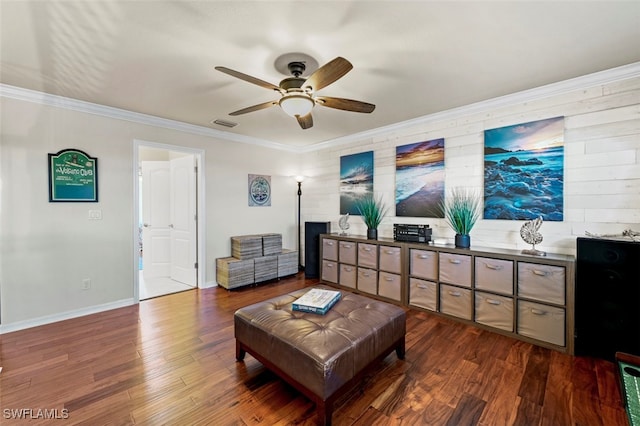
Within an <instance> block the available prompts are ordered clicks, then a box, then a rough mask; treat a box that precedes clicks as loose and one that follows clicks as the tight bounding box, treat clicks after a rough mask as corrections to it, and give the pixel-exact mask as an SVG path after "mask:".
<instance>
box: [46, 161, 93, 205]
mask: <svg viewBox="0 0 640 426" xmlns="http://www.w3.org/2000/svg"><path fill="white" fill-rule="evenodd" d="M49 202H98V159H97V158H94V157H90V156H89V155H88V154H87V153H86V152H83V151H80V150H78V149H63V150H62V151H58V152H57V153H55V154H49Z"/></svg>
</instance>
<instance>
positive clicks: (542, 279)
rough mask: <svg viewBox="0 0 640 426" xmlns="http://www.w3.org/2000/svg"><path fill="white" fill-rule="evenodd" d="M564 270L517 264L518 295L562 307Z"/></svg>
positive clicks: (561, 268) (557, 267)
mask: <svg viewBox="0 0 640 426" xmlns="http://www.w3.org/2000/svg"><path fill="white" fill-rule="evenodd" d="M564 292H565V270H564V268H563V267H561V266H553V265H538V264H534V263H524V262H518V295H519V296H520V297H526V298H529V299H535V300H541V301H543V302H550V303H556V304H558V305H564V301H565V296H564Z"/></svg>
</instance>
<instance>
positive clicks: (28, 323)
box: [0, 298, 136, 334]
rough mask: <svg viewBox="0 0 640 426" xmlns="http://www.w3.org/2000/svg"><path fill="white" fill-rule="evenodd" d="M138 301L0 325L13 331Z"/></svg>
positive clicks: (133, 302) (122, 301)
mask: <svg viewBox="0 0 640 426" xmlns="http://www.w3.org/2000/svg"><path fill="white" fill-rule="evenodd" d="M135 303H136V302H135V301H134V300H133V298H131V299H123V300H118V301H115V302H111V303H105V304H102V305H95V306H89V307H87V308H82V309H77V310H74V311H67V312H62V313H59V314H54V315H46V316H43V317H39V318H34V319H30V320H25V321H17V322H14V323H9V324H1V325H0V334H5V333H11V332H12V331H19V330H25V329H27V328H32V327H38V326H40V325H46V324H52V323H54V322H58V321H64V320H68V319H71V318H78V317H83V316H85V315H91V314H97V313H99V312H104V311H109V310H111V309H117V308H123V307H125V306H131V305H134V304H135Z"/></svg>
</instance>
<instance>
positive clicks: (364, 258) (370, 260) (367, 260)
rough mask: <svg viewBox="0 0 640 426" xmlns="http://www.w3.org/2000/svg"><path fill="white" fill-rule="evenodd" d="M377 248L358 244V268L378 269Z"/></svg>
mask: <svg viewBox="0 0 640 426" xmlns="http://www.w3.org/2000/svg"><path fill="white" fill-rule="evenodd" d="M377 248H378V246H376V245H374V244H365V243H358V266H365V267H368V268H374V269H375V268H377V267H378V256H377V253H376V252H377V251H378V250H377Z"/></svg>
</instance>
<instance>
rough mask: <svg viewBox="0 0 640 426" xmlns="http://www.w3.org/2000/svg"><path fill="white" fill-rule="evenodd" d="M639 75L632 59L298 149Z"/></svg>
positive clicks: (371, 135) (362, 137)
mask: <svg viewBox="0 0 640 426" xmlns="http://www.w3.org/2000/svg"><path fill="white" fill-rule="evenodd" d="M637 77H640V62H634V63H631V64H628V65H623V66H621V67H616V68H611V69H608V70H605V71H600V72H596V73H593V74H587V75H584V76H580V77H576V78H572V79H569V80H564V81H560V82H557V83H551V84H547V85H545V86H540V87H536V88H533V89H528V90H523V91H520V92H515V93H511V94H508V95H504V96H500V97H497V98H492V99H488V100H486V101H481V102H476V103H473V104H469V105H465V106H462V107H458V108H452V109H448V110H444V111H440V112H436V113H433V114H429V115H425V116H422V117H418V118H414V119H411V120H407V121H401V122H398V123H394V124H390V125H388V126H383V127H378V128H376V129H371V130H368V131H365V132H360V133H354V134H352V135H348V136H344V137H340V138H336V139H332V140H328V141H324V142H320V143H317V144H314V145H311V146H310V147H307V148H303V149H302V150H301V152H310V151H317V150H320V149H325V148H334V147H337V146H340V145H345V144H348V143H353V142H360V141H363V140H368V139H372V138H375V137H380V136H382V135H384V134H389V133H394V132H401V131H402V130H404V129H407V128H410V127H414V126H417V125H425V124H429V123H434V122H438V121H443V120H454V119H459V118H461V117H463V116H467V115H473V114H478V113H483V112H487V111H490V110H494V109H498V108H502V107H507V106H511V105H516V104H521V103H525V102H532V101H535V100H540V99H544V98H549V97H552V96H558V95H563V94H566V93H569V92H573V91H575V90H581V89H587V88H590V87H594V86H599V85H602V84H609V83H613V82H615V81H622V80H627V79H631V78H637Z"/></svg>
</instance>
